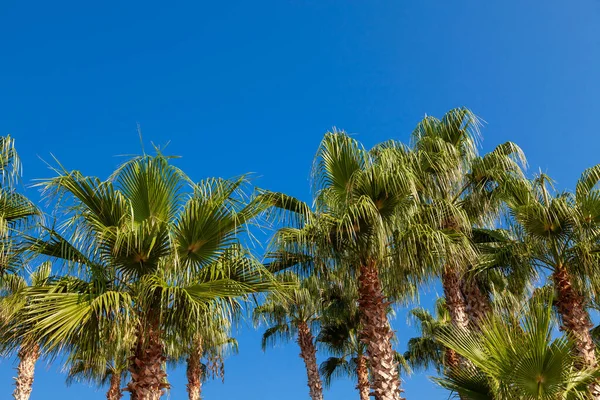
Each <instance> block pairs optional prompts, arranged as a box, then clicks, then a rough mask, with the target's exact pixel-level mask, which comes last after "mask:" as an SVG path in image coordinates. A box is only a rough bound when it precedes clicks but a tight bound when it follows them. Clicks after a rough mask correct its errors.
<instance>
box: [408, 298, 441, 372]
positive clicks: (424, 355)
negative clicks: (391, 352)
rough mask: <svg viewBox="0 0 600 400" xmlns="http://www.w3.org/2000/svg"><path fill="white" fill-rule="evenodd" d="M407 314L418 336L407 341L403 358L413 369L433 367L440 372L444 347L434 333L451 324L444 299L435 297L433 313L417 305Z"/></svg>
mask: <svg viewBox="0 0 600 400" xmlns="http://www.w3.org/2000/svg"><path fill="white" fill-rule="evenodd" d="M409 316H410V318H411V319H412V321H413V322H414V323H415V324H416V326H417V329H418V331H419V332H420V336H418V337H414V338H411V339H410V340H409V341H408V345H407V347H408V348H407V350H406V352H405V353H404V358H405V359H406V361H407V362H408V364H409V365H410V367H411V368H412V369H414V370H416V369H423V370H425V369H429V368H430V367H434V368H435V369H436V370H437V372H438V374H440V373H442V372H443V370H444V364H445V352H446V349H445V348H444V346H443V345H441V344H440V342H438V340H437V338H436V335H437V334H438V333H439V332H441V331H442V330H443V329H445V328H447V327H448V326H450V324H451V320H450V314H449V313H448V308H447V307H446V301H445V299H444V298H443V297H440V298H438V299H437V301H436V302H435V312H434V314H433V315H431V313H430V312H429V311H427V310H426V309H424V308H421V307H418V308H414V309H412V310H411V311H410V314H409Z"/></svg>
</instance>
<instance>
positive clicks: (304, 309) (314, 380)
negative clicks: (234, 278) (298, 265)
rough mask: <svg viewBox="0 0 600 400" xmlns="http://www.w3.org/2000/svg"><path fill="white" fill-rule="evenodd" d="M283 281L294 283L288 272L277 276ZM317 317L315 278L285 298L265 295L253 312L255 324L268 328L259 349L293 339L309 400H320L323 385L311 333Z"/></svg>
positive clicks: (305, 282)
mask: <svg viewBox="0 0 600 400" xmlns="http://www.w3.org/2000/svg"><path fill="white" fill-rule="evenodd" d="M280 276H281V279H282V280H284V281H288V282H289V281H292V282H293V281H298V277H297V276H296V275H294V274H292V273H291V272H287V273H284V274H283V275H280ZM320 315H321V289H320V288H319V285H318V280H317V278H316V277H314V276H313V277H309V278H306V279H304V280H302V281H301V282H300V286H299V287H298V288H297V289H293V290H291V291H289V292H288V293H286V296H285V298H283V299H282V297H281V296H277V295H269V296H267V298H266V299H265V301H264V302H263V303H262V304H261V305H259V306H257V307H256V308H255V309H254V312H253V319H254V321H255V323H256V324H259V323H260V322H261V321H264V322H266V323H267V324H268V325H269V327H268V328H267V330H266V331H265V332H264V334H263V338H262V348H263V350H266V348H267V347H268V346H269V345H273V344H275V343H276V342H277V341H278V340H284V341H288V340H292V339H293V338H294V337H295V338H296V341H297V343H298V346H299V347H300V357H301V358H302V360H303V361H304V366H305V367H306V375H307V378H308V388H309V394H310V398H311V399H312V400H323V384H322V381H321V376H320V374H319V368H318V364H317V356H316V354H317V349H316V346H315V338H314V335H313V330H314V328H315V326H316V325H317V324H318V321H319V318H320Z"/></svg>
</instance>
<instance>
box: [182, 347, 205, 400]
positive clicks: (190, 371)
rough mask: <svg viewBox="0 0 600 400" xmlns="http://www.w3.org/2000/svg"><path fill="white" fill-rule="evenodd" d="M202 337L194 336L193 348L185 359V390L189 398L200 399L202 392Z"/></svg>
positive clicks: (192, 399) (191, 399) (190, 399)
mask: <svg viewBox="0 0 600 400" xmlns="http://www.w3.org/2000/svg"><path fill="white" fill-rule="evenodd" d="M202 353H203V349H202V338H201V337H200V336H198V337H196V339H195V340H194V348H193V350H192V352H191V353H190V355H189V357H188V359H187V370H186V373H187V380H188V383H187V392H188V398H189V400H200V398H201V393H202V364H201V360H202Z"/></svg>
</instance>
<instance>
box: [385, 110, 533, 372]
mask: <svg viewBox="0 0 600 400" xmlns="http://www.w3.org/2000/svg"><path fill="white" fill-rule="evenodd" d="M479 127H480V122H479V119H478V118H477V117H476V116H475V115H474V114H473V113H472V112H471V111H470V110H468V109H466V108H457V109H453V110H450V111H449V112H447V113H446V114H445V115H444V117H443V118H442V119H437V118H434V117H431V116H427V117H425V118H424V119H423V120H422V121H421V122H420V123H419V124H418V125H417V127H416V129H415V131H414V132H413V139H412V140H413V157H412V165H413V167H412V169H413V171H414V174H415V175H416V182H417V184H418V189H417V191H418V196H417V198H418V202H417V209H416V211H415V212H414V213H412V215H411V218H412V220H411V222H410V224H409V227H408V228H407V229H404V230H402V231H401V232H400V235H399V236H398V241H397V243H398V252H399V254H400V257H402V258H404V259H405V261H404V263H408V264H415V268H416V269H418V268H421V273H422V274H423V275H431V274H433V275H438V276H441V279H442V286H443V289H444V296H445V298H446V306H447V307H448V311H449V313H450V318H451V321H452V324H453V325H455V326H457V327H460V328H462V329H468V326H469V316H468V313H467V305H468V303H469V302H470V303H471V304H470V308H472V309H477V308H479V307H483V306H484V305H481V304H478V302H477V300H478V299H481V298H480V297H477V296H476V297H474V298H471V299H469V300H466V299H465V293H467V294H474V295H476V294H477V293H476V292H477V287H476V286H471V287H469V285H467V286H465V284H468V283H470V282H465V279H464V278H465V273H466V271H468V270H469V269H470V268H471V267H472V266H473V265H475V264H476V263H477V261H478V252H477V249H476V246H475V243H474V242H473V235H472V228H473V227H474V226H486V225H491V224H492V223H493V222H494V220H495V218H496V216H497V213H498V211H499V209H500V206H501V204H502V195H503V193H504V191H503V190H502V188H503V186H504V182H505V181H507V180H514V179H516V178H522V170H521V165H520V164H524V162H525V161H524V156H523V154H522V152H521V150H520V149H519V147H518V146H516V145H515V144H513V143H510V142H507V143H504V144H502V145H500V146H498V147H496V148H495V149H494V150H493V151H492V152H490V153H488V154H486V155H485V156H483V157H480V156H478V154H477V147H478V138H479ZM387 146H388V147H398V148H401V146H400V145H394V144H393V143H391V144H387ZM404 159H406V157H404V156H402V160H404ZM463 289H468V290H466V292H464V291H463ZM446 357H447V363H448V365H452V366H457V365H458V363H459V359H458V358H457V357H456V356H455V354H454V352H453V351H448V352H446Z"/></svg>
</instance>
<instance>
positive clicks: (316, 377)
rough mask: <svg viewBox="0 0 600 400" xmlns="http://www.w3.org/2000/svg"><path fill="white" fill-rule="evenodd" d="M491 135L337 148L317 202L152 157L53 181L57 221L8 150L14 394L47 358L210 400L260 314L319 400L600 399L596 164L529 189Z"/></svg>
mask: <svg viewBox="0 0 600 400" xmlns="http://www.w3.org/2000/svg"><path fill="white" fill-rule="evenodd" d="M479 128H480V122H479V120H478V118H477V117H476V116H475V115H474V114H473V113H472V112H471V111H469V110H468V109H465V108H459V109H453V110H451V111H449V112H448V113H446V114H445V115H444V116H443V117H442V118H441V119H437V118H434V117H430V116H428V117H425V118H424V119H423V120H422V121H421V122H420V123H419V124H418V125H417V127H416V128H415V130H414V132H413V134H412V136H411V142H410V143H409V144H408V145H405V144H403V143H400V142H397V141H393V140H390V141H387V142H384V143H381V144H378V145H377V146H375V147H373V148H372V149H366V148H364V147H363V146H362V145H361V144H360V143H359V142H358V141H356V140H355V139H354V138H353V137H351V136H349V135H348V134H346V133H344V132H338V131H334V132H329V133H327V134H326V135H325V137H324V138H323V141H322V142H321V144H320V146H319V149H318V151H317V154H316V157H315V161H314V165H313V173H312V177H313V200H312V202H310V203H306V202H303V201H301V200H299V199H296V198H293V197H291V196H288V195H286V194H284V193H277V192H272V191H268V190H262V189H252V188H251V187H250V185H249V182H248V181H247V180H246V179H245V178H239V179H233V180H226V179H220V178H214V179H206V180H203V181H200V182H194V181H193V180H192V179H191V178H190V177H189V176H188V175H186V174H185V173H184V172H183V171H182V170H180V169H178V168H177V167H175V166H174V165H173V164H172V163H171V161H170V158H169V157H167V156H165V155H163V154H162V152H161V151H160V150H158V149H157V150H156V154H155V155H146V154H144V155H142V156H139V157H134V158H132V159H131V160H129V161H127V162H125V163H124V164H123V165H121V166H120V167H119V168H118V169H117V170H116V171H115V172H114V173H113V174H112V175H111V176H110V177H109V178H108V179H106V180H100V179H98V178H95V177H86V176H83V175H82V174H81V173H80V172H79V171H68V170H65V169H63V168H62V167H61V168H57V169H56V171H55V172H56V177H55V178H52V179H49V180H46V181H42V182H40V183H38V184H37V186H38V187H39V188H40V189H41V191H42V193H43V196H44V197H45V198H46V199H47V200H48V201H49V203H50V204H53V205H54V207H53V211H52V213H50V214H51V215H47V214H46V213H43V212H42V211H40V209H39V208H38V207H36V205H35V204H33V203H32V202H30V201H29V200H27V199H26V198H25V197H23V196H22V195H21V194H19V193H18V192H17V191H16V190H15V185H14V183H15V178H16V177H17V176H18V173H19V171H20V165H19V161H18V157H17V155H16V152H15V150H14V142H13V141H12V139H11V138H10V137H4V138H2V143H0V145H1V149H0V150H1V151H0V167H1V168H2V171H3V174H2V182H1V183H2V187H1V190H0V217H1V218H0V221H1V224H0V243H1V245H2V247H1V249H2V251H1V252H0V257H1V267H2V271H1V272H2V276H1V279H0V283H1V293H0V294H1V300H0V346H1V347H0V348H1V349H2V351H3V352H4V354H6V355H9V354H11V353H13V352H15V353H17V355H18V358H19V367H18V376H17V378H16V388H15V391H14V398H15V399H28V398H29V395H30V393H31V390H32V382H33V374H34V366H35V363H36V360H37V359H38V358H39V357H42V356H44V357H48V358H49V359H51V360H52V359H54V358H56V357H60V358H61V360H66V361H64V364H65V365H64V367H65V369H66V371H67V372H68V378H67V380H68V382H71V381H75V380H77V381H87V382H91V383H96V384H98V385H107V386H108V388H109V389H108V392H107V398H108V399H120V398H121V397H122V396H123V394H124V392H129V394H130V396H131V398H132V399H136V400H155V399H159V398H161V396H163V395H164V394H165V393H166V391H167V390H168V388H169V380H168V376H167V374H166V365H167V364H168V363H172V364H175V365H177V364H185V365H186V376H187V380H188V385H187V389H188V394H189V398H190V399H200V398H201V388H202V382H203V381H204V380H205V379H208V378H211V377H222V376H223V362H224V358H225V357H226V356H227V355H228V354H230V353H232V352H235V351H237V343H236V341H235V339H234V338H233V337H232V336H233V334H232V323H233V322H234V320H236V319H239V318H241V317H243V316H244V315H245V314H246V313H248V312H249V313H250V314H251V318H252V320H253V321H254V323H255V325H256V326H258V327H263V326H265V331H264V335H263V343H262V345H263V348H264V349H266V348H267V347H268V346H269V345H271V344H273V343H276V342H277V341H278V340H296V342H297V343H298V346H299V348H300V357H301V358H302V360H303V361H304V364H305V366H306V374H307V382H308V388H309V395H310V397H311V399H313V400H322V399H323V388H324V386H327V385H329V383H330V382H331V380H332V379H334V378H336V377H337V376H342V375H347V376H350V377H353V379H355V381H356V382H357V385H356V389H357V391H358V396H359V397H360V399H361V400H367V399H369V398H371V397H373V398H374V399H375V400H399V399H401V398H402V394H403V390H402V380H401V376H403V375H406V374H409V373H411V371H412V370H416V369H429V368H433V369H435V370H436V371H437V375H438V376H437V377H436V378H434V380H435V381H436V382H437V383H438V384H439V385H441V386H442V387H445V388H447V389H449V390H450V391H451V393H452V394H453V395H455V396H457V397H459V398H461V399H463V400H466V399H471V400H474V399H494V400H504V399H507V400H508V399H600V368H599V366H598V362H597V355H596V353H597V343H598V342H599V341H600V340H599V339H598V337H600V334H598V332H600V329H597V328H596V329H594V328H593V326H592V322H591V318H590V310H593V309H596V308H598V303H599V302H598V301H597V299H598V297H597V293H598V289H600V285H599V284H600V281H599V280H598V279H597V276H600V275H599V274H598V273H597V272H598V270H599V266H600V258H599V257H600V190H599V189H598V188H597V184H598V182H599V181H600V166H595V167H592V168H590V169H588V170H586V171H584V173H583V175H582V176H581V178H580V179H579V181H578V183H577V185H576V188H575V191H574V192H559V191H556V190H554V188H553V187H552V182H551V180H550V179H549V178H548V177H547V176H546V175H544V174H540V175H539V176H536V177H534V178H533V179H530V178H528V177H527V176H526V175H525V173H524V167H525V157H524V155H523V153H522V151H521V150H520V148H519V147H518V146H517V145H515V144H514V143H510V142H508V143H504V144H501V145H499V146H497V147H496V148H495V149H494V150H493V151H491V152H489V153H487V154H485V155H480V154H479V153H478V147H479V146H478V143H479V139H480V137H479V135H480V132H479ZM47 221H55V222H52V223H51V224H50V223H48V222H47ZM257 224H258V225H261V226H269V227H271V228H272V229H273V231H274V234H273V236H272V239H271V240H270V241H269V243H267V244H266V245H265V248H266V253H265V254H256V252H255V251H252V250H251V248H250V247H248V246H247V245H248V241H249V240H251V238H252V230H253V226H255V225H257ZM33 265H37V268H35V269H34V270H31V268H30V266H33ZM438 280H439V281H441V285H442V288H443V297H441V298H440V299H439V300H438V302H437V303H436V307H435V313H434V314H433V315H432V314H430V312H429V311H428V310H425V309H422V308H415V309H413V310H412V311H410V315H411V317H412V319H414V321H415V322H416V323H417V327H418V328H419V331H420V332H421V335H420V336H419V337H415V338H403V337H397V336H396V334H395V332H394V331H393V330H392V328H391V326H390V322H389V321H390V318H391V317H392V316H393V314H394V310H395V309H396V308H397V307H400V306H403V307H404V306H407V304H410V303H412V302H415V301H416V300H417V299H418V295H419V290H420V289H421V288H423V287H424V286H426V285H431V284H432V283H434V282H436V281H438ZM558 327H560V330H558V329H557V328H558ZM404 341H407V343H408V344H407V346H406V347H407V350H406V351H405V352H404V353H400V352H398V351H397V350H396V349H397V348H398V347H399V344H401V343H403V342H404ZM318 351H321V352H325V353H327V354H328V355H329V357H328V358H327V359H325V360H324V361H322V362H321V363H320V364H319V362H318V358H317V352H318Z"/></svg>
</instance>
